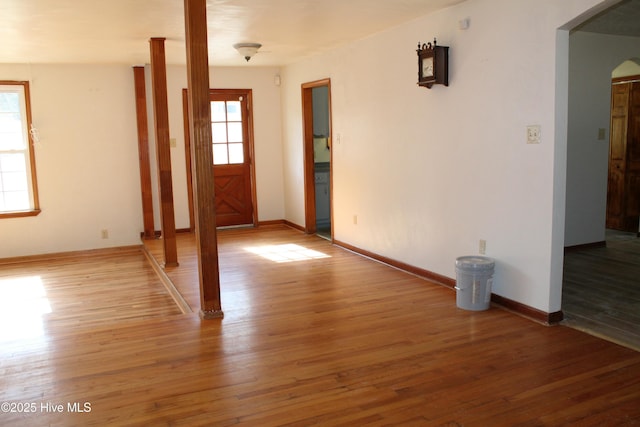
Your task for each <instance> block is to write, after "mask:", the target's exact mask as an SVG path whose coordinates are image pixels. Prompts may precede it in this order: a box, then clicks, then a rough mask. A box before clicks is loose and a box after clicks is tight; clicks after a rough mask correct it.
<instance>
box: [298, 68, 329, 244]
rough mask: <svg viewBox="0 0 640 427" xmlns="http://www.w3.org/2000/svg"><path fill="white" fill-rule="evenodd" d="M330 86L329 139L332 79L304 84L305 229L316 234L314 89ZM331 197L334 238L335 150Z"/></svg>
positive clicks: (308, 232)
mask: <svg viewBox="0 0 640 427" xmlns="http://www.w3.org/2000/svg"><path fill="white" fill-rule="evenodd" d="M322 86H327V87H328V89H329V90H328V92H329V94H328V104H329V106H328V107H329V141H331V134H332V120H331V117H332V115H331V79H328V78H327V79H322V80H316V81H313V82H309V83H303V84H302V127H303V148H304V150H303V151H304V161H303V164H304V210H305V214H304V222H305V224H304V230H305V232H306V233H307V234H314V233H315V232H316V231H317V227H316V180H315V173H314V169H315V167H314V159H313V104H312V89H313V88H316V87H322ZM329 156H330V161H329V164H330V167H329V197H330V199H329V200H330V202H329V204H330V206H331V212H330V218H331V224H332V227H331V239H332V240H333V150H330V152H329Z"/></svg>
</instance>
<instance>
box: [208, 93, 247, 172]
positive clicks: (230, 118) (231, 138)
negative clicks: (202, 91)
mask: <svg viewBox="0 0 640 427" xmlns="http://www.w3.org/2000/svg"><path fill="white" fill-rule="evenodd" d="M241 102H242V99H241V100H240V101H211V135H212V139H213V164H215V165H229V164H241V163H244V145H243V142H244V141H243V137H242V132H243V128H242V108H241Z"/></svg>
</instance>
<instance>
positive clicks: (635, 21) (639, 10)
mask: <svg viewBox="0 0 640 427" xmlns="http://www.w3.org/2000/svg"><path fill="white" fill-rule="evenodd" d="M577 30H580V31H587V32H592V33H603V34H616V35H620V36H630V37H640V0H624V1H622V2H621V3H619V4H617V5H615V6H613V7H611V8H609V9H607V10H605V11H604V12H603V13H601V14H599V15H597V16H594V17H593V18H592V19H590V20H588V21H587V22H585V23H584V24H582V25H580V26H579V27H578V28H577Z"/></svg>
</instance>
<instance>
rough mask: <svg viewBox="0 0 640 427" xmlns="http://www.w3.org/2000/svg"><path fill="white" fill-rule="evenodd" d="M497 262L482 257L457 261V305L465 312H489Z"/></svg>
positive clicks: (464, 257)
mask: <svg viewBox="0 0 640 427" xmlns="http://www.w3.org/2000/svg"><path fill="white" fill-rule="evenodd" d="M494 267H495V262H494V261H493V260H492V259H491V258H487V257H481V256H462V257H460V258H457V259H456V287H455V289H456V305H457V306H458V307H459V308H462V309H465V310H473V311H481V310H487V309H488V308H489V304H490V303H491V285H492V284H493V270H494Z"/></svg>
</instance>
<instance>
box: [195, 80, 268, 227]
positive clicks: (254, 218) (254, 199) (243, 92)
mask: <svg viewBox="0 0 640 427" xmlns="http://www.w3.org/2000/svg"><path fill="white" fill-rule="evenodd" d="M214 93H223V94H226V95H239V96H246V97H247V109H248V111H247V115H246V119H247V128H248V129H247V131H248V134H249V138H248V141H247V144H248V149H249V179H250V180H251V203H252V205H253V209H252V214H251V222H252V224H253V226H254V227H257V225H258V195H257V192H256V168H255V162H254V160H253V159H254V158H255V151H254V142H253V139H254V134H253V97H252V95H253V90H252V89H209V97H211V95H212V94H214ZM182 117H183V123H184V149H185V156H184V157H185V163H186V173H187V198H188V200H189V231H191V232H193V231H195V214H194V206H193V181H192V169H191V136H190V134H189V111H188V91H187V89H182ZM211 166H212V167H213V165H211Z"/></svg>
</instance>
